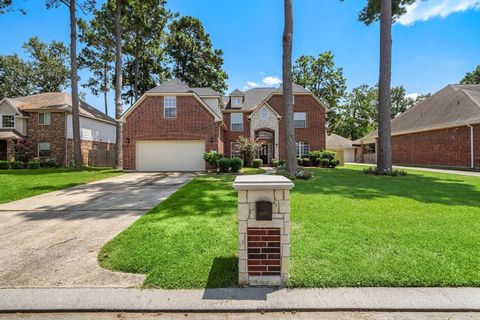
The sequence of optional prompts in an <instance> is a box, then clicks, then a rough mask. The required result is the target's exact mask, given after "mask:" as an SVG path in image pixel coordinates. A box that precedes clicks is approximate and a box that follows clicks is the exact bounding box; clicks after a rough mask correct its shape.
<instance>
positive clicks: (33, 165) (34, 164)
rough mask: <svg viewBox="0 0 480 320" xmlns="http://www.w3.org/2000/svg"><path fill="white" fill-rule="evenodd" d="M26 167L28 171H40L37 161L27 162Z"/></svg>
mask: <svg viewBox="0 0 480 320" xmlns="http://www.w3.org/2000/svg"><path fill="white" fill-rule="evenodd" d="M27 167H28V169H40V162H38V161H28V163H27Z"/></svg>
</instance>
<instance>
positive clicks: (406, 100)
mask: <svg viewBox="0 0 480 320" xmlns="http://www.w3.org/2000/svg"><path fill="white" fill-rule="evenodd" d="M391 100H392V109H391V111H390V118H391V119H393V118H395V117H396V116H397V115H399V114H400V113H403V112H405V111H407V109H408V108H410V107H413V106H414V105H415V104H416V103H417V101H418V100H417V99H414V98H411V97H407V90H406V89H405V87H404V86H399V87H394V88H392V98H391Z"/></svg>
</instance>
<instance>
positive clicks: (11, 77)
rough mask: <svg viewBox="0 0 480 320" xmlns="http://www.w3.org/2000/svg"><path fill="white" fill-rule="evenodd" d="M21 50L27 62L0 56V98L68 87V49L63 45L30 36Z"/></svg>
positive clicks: (13, 56)
mask: <svg viewBox="0 0 480 320" xmlns="http://www.w3.org/2000/svg"><path fill="white" fill-rule="evenodd" d="M23 48H24V50H25V52H26V53H27V54H28V57H29V59H26V60H25V59H22V58H21V57H19V56H18V55H16V54H15V55H4V56H0V99H1V98H3V97H16V96H24V95H30V94H34V93H41V92H53V91H62V90H63V89H65V87H67V86H68V84H69V72H70V71H69V70H70V69H69V67H68V48H67V47H66V46H65V44H64V43H63V42H58V41H52V42H51V43H50V44H47V43H44V42H41V41H40V40H39V39H38V38H37V37H33V38H30V40H29V41H28V42H26V43H24V44H23Z"/></svg>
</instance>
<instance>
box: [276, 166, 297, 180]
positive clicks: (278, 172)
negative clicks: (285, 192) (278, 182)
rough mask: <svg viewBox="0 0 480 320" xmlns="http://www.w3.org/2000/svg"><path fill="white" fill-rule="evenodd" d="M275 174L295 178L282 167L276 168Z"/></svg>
mask: <svg viewBox="0 0 480 320" xmlns="http://www.w3.org/2000/svg"><path fill="white" fill-rule="evenodd" d="M275 174H276V175H279V176H284V177H286V178H288V179H290V180H295V179H296V178H295V176H293V175H292V174H291V173H290V172H288V171H287V170H286V169H284V168H280V169H278V170H277V171H275Z"/></svg>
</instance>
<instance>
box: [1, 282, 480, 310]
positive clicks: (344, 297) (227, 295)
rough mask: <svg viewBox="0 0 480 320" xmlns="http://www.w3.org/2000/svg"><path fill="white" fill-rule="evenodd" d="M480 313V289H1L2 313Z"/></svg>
mask: <svg viewBox="0 0 480 320" xmlns="http://www.w3.org/2000/svg"><path fill="white" fill-rule="evenodd" d="M82 311H83V312H85V311H89V312H94V311H110V312H113V311H119V312H255V311H271V312H273V311H423V312H426V311H430V312H440V311H449V312H450V311H455V312H466V311H469V312H474V311H480V288H334V289H275V288H231V289H206V290H150V289H149V290H146V289H145V290H141V289H122V288H117V289H113V288H110V289H109V288H95V289H89V288H59V289H0V312H2V313H6V312H10V313H11V312H82Z"/></svg>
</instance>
